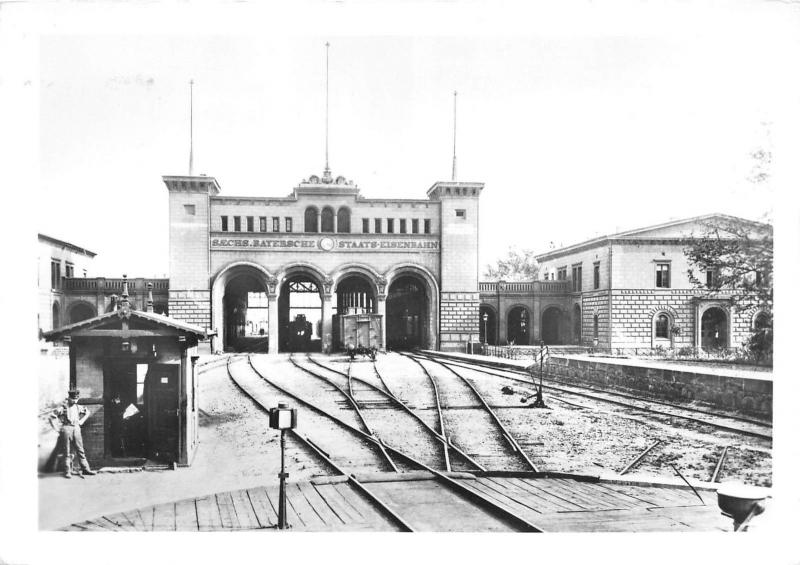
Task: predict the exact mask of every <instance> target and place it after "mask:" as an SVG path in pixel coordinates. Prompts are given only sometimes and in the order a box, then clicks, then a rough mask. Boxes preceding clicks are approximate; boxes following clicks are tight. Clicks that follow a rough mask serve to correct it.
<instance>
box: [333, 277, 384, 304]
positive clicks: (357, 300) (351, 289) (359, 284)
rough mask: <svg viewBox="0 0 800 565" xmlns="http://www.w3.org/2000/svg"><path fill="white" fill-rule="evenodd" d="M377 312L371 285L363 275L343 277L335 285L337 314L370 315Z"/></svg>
mask: <svg viewBox="0 0 800 565" xmlns="http://www.w3.org/2000/svg"><path fill="white" fill-rule="evenodd" d="M374 312H377V304H376V302H375V293H374V292H373V290H372V285H371V284H370V282H369V281H368V280H367V279H366V278H365V277H364V276H363V275H357V274H352V275H345V276H344V277H343V278H342V279H341V280H340V281H339V284H337V285H336V313H337V314H371V313H374Z"/></svg>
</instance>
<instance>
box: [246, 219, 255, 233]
mask: <svg viewBox="0 0 800 565" xmlns="http://www.w3.org/2000/svg"><path fill="white" fill-rule="evenodd" d="M247 231H255V228H254V227H253V216H247Z"/></svg>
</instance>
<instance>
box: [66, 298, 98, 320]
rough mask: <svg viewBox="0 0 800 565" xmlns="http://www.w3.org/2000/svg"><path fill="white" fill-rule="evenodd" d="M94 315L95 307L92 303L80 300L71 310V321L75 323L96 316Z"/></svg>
mask: <svg viewBox="0 0 800 565" xmlns="http://www.w3.org/2000/svg"><path fill="white" fill-rule="evenodd" d="M94 316H95V314H94V308H92V306H91V305H90V304H87V303H86V302H78V303H77V304H74V305H73V306H72V308H70V310H69V323H70V324H74V323H76V322H82V321H83V320H88V319H89V318H94Z"/></svg>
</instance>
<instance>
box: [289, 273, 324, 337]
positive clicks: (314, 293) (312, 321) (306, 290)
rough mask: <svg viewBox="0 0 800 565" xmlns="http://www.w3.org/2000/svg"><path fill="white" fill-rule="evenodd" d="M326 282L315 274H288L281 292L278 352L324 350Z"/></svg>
mask: <svg viewBox="0 0 800 565" xmlns="http://www.w3.org/2000/svg"><path fill="white" fill-rule="evenodd" d="M322 293H323V285H322V282H321V281H320V279H319V277H318V276H315V275H314V274H313V273H311V272H308V271H305V270H302V269H299V270H298V269H295V270H293V272H290V273H288V274H287V275H286V276H285V277H284V279H283V281H282V282H281V285H280V292H279V293H278V351H281V352H299V351H303V352H308V351H321V349H322V331H323V329H322V326H323V317H324V312H323V304H322Z"/></svg>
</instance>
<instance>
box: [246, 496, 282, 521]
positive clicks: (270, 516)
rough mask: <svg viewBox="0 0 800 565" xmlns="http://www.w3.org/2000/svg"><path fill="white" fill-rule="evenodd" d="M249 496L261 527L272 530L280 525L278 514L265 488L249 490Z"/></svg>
mask: <svg viewBox="0 0 800 565" xmlns="http://www.w3.org/2000/svg"><path fill="white" fill-rule="evenodd" d="M247 496H248V497H249V498H250V503H251V504H252V505H253V511H254V512H255V514H256V519H257V520H258V523H259V526H260V527H262V528H272V527H274V526H276V525H277V523H278V512H277V511H276V510H275V509H274V508H273V507H272V504H271V503H270V501H269V498H268V497H267V491H266V490H265V489H264V488H263V487H259V488H251V489H247Z"/></svg>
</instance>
